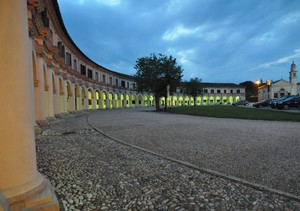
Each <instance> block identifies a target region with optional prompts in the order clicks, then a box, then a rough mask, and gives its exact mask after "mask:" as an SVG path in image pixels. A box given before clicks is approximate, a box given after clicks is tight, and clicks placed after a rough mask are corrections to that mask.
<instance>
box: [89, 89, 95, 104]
mask: <svg viewBox="0 0 300 211" xmlns="http://www.w3.org/2000/svg"><path fill="white" fill-rule="evenodd" d="M93 99H94V94H93V91H92V90H91V89H88V104H89V109H93Z"/></svg>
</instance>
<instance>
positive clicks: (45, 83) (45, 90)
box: [43, 65, 49, 117]
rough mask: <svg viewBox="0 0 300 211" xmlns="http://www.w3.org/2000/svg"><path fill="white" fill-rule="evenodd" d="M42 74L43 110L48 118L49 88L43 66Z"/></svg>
mask: <svg viewBox="0 0 300 211" xmlns="http://www.w3.org/2000/svg"><path fill="white" fill-rule="evenodd" d="M43 74H44V108H45V116H46V117H48V116H49V93H48V91H49V86H48V81H47V72H46V68H45V66H44V65H43Z"/></svg>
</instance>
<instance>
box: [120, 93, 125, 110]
mask: <svg viewBox="0 0 300 211" xmlns="http://www.w3.org/2000/svg"><path fill="white" fill-rule="evenodd" d="M120 106H121V108H124V107H125V95H124V94H121V105H120Z"/></svg>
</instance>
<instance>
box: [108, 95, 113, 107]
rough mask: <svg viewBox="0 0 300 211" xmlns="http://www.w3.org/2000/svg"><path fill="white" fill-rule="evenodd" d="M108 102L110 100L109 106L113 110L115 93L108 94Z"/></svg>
mask: <svg viewBox="0 0 300 211" xmlns="http://www.w3.org/2000/svg"><path fill="white" fill-rule="evenodd" d="M108 100H109V102H108V103H109V104H108V106H109V108H110V109H112V108H113V93H112V92H110V93H109V94H108Z"/></svg>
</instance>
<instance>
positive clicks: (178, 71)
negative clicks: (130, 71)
mask: <svg viewBox="0 0 300 211" xmlns="http://www.w3.org/2000/svg"><path fill="white" fill-rule="evenodd" d="M134 68H135V69H136V70H137V72H136V74H135V75H134V79H135V82H136V84H137V91H138V92H152V93H153V94H154V96H155V104H156V110H157V111H159V110H160V105H159V99H160V97H165V99H166V100H165V108H166V105H167V95H168V93H167V89H168V88H167V87H169V91H170V93H172V92H174V91H176V88H177V87H178V85H179V84H180V82H181V78H182V71H183V70H182V68H181V66H180V65H178V64H177V62H176V58H173V57H172V56H169V57H167V56H165V55H162V54H158V56H156V55H155V54H151V55H150V56H149V57H141V58H138V59H137V60H136V65H135V67H134Z"/></svg>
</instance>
